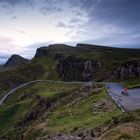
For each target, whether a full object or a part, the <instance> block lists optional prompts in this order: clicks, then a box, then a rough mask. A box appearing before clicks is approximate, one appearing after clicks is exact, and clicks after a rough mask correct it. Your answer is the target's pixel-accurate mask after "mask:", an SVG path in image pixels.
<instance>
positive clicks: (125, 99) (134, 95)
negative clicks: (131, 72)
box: [105, 83, 140, 111]
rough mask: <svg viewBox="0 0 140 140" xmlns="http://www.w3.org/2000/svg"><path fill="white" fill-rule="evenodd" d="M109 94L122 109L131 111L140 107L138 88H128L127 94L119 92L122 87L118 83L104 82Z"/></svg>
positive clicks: (139, 89)
mask: <svg viewBox="0 0 140 140" xmlns="http://www.w3.org/2000/svg"><path fill="white" fill-rule="evenodd" d="M105 84H106V86H107V87H108V92H109V94H110V95H111V96H112V97H113V99H115V100H116V102H117V103H118V104H119V105H120V106H121V107H122V108H123V109H124V111H132V110H135V109H139V108H140V88H137V89H131V90H128V93H129V96H125V95H123V94H121V92H122V91H123V87H122V85H121V84H118V83H105Z"/></svg>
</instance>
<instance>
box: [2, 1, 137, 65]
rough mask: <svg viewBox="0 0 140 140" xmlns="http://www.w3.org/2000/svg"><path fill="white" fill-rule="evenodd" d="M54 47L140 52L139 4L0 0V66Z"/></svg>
mask: <svg viewBox="0 0 140 140" xmlns="http://www.w3.org/2000/svg"><path fill="white" fill-rule="evenodd" d="M54 43H65V44H70V45H76V44H77V43H88V44H99V45H107V46H113V47H124V48H126V47H131V48H136V47H137V48H140V0H0V63H1V62H4V61H6V59H7V58H8V57H9V56H10V55H11V54H20V55H22V56H23V57H26V58H32V57H33V55H34V54H35V51H36V48H38V47H41V46H44V45H46V46H47V45H48V44H54Z"/></svg>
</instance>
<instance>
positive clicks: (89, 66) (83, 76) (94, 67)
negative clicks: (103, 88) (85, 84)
mask: <svg viewBox="0 0 140 140" xmlns="http://www.w3.org/2000/svg"><path fill="white" fill-rule="evenodd" d="M100 68H101V62H99V61H96V60H85V59H81V58H76V57H75V56H72V55H71V56H68V57H66V58H64V59H62V60H60V61H59V64H58V65H57V71H58V73H59V75H60V77H62V79H63V80H65V81H71V80H76V81H91V80H93V79H95V78H96V76H97V72H98V71H99V69H100Z"/></svg>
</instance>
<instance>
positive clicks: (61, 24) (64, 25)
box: [56, 21, 67, 28]
mask: <svg viewBox="0 0 140 140" xmlns="http://www.w3.org/2000/svg"><path fill="white" fill-rule="evenodd" d="M56 27H61V28H67V25H66V24H65V23H64V22H62V21H60V22H58V23H57V24H56Z"/></svg>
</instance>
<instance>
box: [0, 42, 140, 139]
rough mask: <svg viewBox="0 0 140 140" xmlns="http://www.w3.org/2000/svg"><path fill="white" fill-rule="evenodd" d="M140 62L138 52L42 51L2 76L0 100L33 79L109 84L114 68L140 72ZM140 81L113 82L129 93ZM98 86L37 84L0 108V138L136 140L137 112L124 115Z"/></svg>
mask: <svg viewBox="0 0 140 140" xmlns="http://www.w3.org/2000/svg"><path fill="white" fill-rule="evenodd" d="M139 60H140V49H119V48H111V47H106V46H97V45H87V44H78V45H77V46H76V47H72V46H67V45H64V44H55V45H50V46H49V47H41V48H39V49H37V52H36V54H35V57H34V58H33V59H32V60H30V61H29V62H27V63H25V64H23V65H20V67H17V68H15V69H7V70H3V71H1V72H0V98H2V96H3V95H4V94H5V93H6V92H7V91H9V90H10V89H12V88H14V87H16V86H18V85H20V84H22V83H25V82H28V81H32V80H36V79H49V80H65V81H82V80H83V81H84V80H85V81H88V78H89V79H91V80H92V81H94V80H97V81H99V80H103V79H105V80H110V79H107V75H108V74H109V73H110V72H112V71H114V70H116V69H117V68H118V66H119V67H120V66H121V67H125V66H128V65H129V64H130V66H132V65H133V64H135V65H136V66H137V67H138V66H139ZM92 69H93V71H92ZM81 73H82V75H81ZM84 75H85V76H86V78H85V79H84V78H83V77H84ZM88 75H92V76H91V77H88ZM77 77H78V78H77ZM76 78H77V79H76ZM139 79H140V78H139V76H137V77H136V76H135V77H131V78H129V77H128V79H125V80H123V79H117V80H119V81H121V82H124V83H125V84H126V85H127V86H128V87H130V88H133V87H138V86H139V81H140V80H139ZM96 86H97V87H96ZM96 86H95V83H94V84H93V87H92V90H89V89H88V87H86V85H84V84H82V83H81V84H80V83H77V84H74V83H50V82H39V83H34V84H31V85H28V86H26V87H24V88H21V89H19V90H17V91H16V92H15V93H14V94H12V95H10V96H9V97H8V98H7V100H5V102H4V105H3V106H1V107H0V139H4V140H9V139H11V140H14V139H21V140H27V139H29V140H34V139H35V138H38V139H43V138H45V139H51V138H57V137H60V138H61V136H62V137H64V136H65V135H66V134H68V135H69V136H70V137H75V138H76V137H80V138H81V139H82V138H86V137H88V136H90V137H92V138H93V137H96V138H100V139H105V140H106V139H112V140H113V139H114V140H115V139H123V138H124V139H125V138H126V139H137V138H139V132H140V130H139V125H137V124H139V123H140V118H139V115H140V111H139V110H137V111H134V112H128V113H124V114H123V113H122V112H121V111H120V110H119V109H118V107H117V106H116V105H115V104H114V103H113V102H112V100H111V99H110V97H109V96H108V95H107V91H106V89H105V87H104V86H103V85H99V84H97V85H96ZM129 128H131V129H134V130H136V131H135V132H136V135H134V133H133V132H132V133H131V134H129V133H127V132H126V131H125V132H123V130H124V129H126V130H127V129H129Z"/></svg>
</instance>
